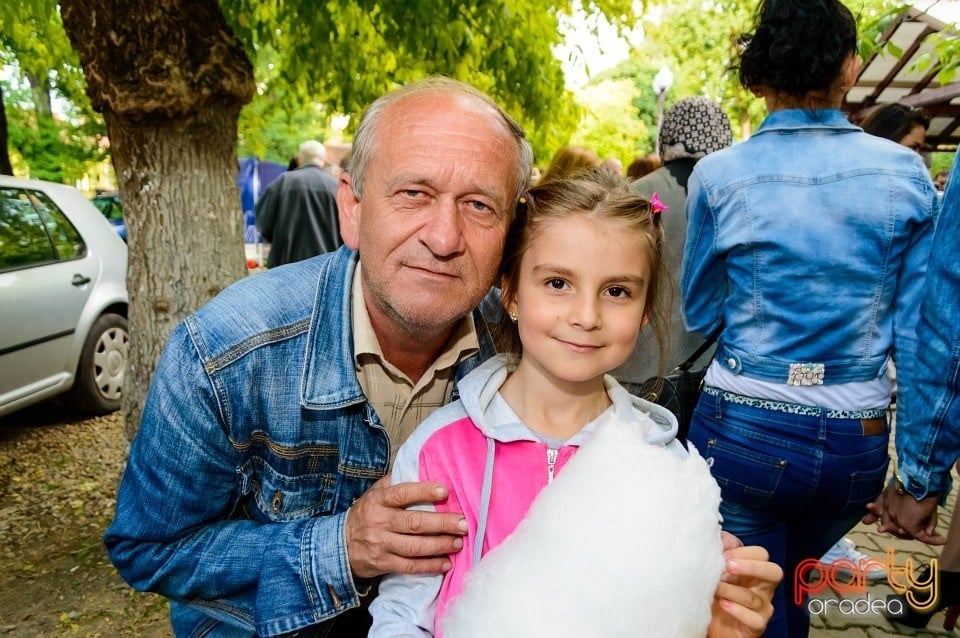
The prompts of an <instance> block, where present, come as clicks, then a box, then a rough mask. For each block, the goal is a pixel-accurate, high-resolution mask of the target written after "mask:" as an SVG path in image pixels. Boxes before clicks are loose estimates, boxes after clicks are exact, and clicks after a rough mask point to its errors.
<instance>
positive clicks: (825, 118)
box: [754, 109, 861, 134]
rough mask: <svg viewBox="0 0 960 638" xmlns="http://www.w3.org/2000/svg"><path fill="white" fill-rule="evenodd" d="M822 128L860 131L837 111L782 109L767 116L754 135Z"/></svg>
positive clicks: (841, 112)
mask: <svg viewBox="0 0 960 638" xmlns="http://www.w3.org/2000/svg"><path fill="white" fill-rule="evenodd" d="M824 128H830V129H837V130H841V131H859V130H861V129H860V127H859V126H856V125H854V124H851V123H850V122H849V120H847V116H846V115H844V114H843V111H840V110H838V109H782V110H779V111H774V112H773V113H770V114H769V115H767V117H766V119H764V120H763V124H761V125H760V128H758V129H757V131H756V133H754V134H757V133H766V132H768V131H802V130H806V129H824Z"/></svg>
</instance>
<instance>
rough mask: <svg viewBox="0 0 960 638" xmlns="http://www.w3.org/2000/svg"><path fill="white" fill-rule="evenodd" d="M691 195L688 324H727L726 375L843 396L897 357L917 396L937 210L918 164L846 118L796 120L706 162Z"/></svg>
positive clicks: (685, 284) (803, 115)
mask: <svg viewBox="0 0 960 638" xmlns="http://www.w3.org/2000/svg"><path fill="white" fill-rule="evenodd" d="M688 188H689V192H688V196H687V204H686V207H687V217H688V226H687V242H686V246H685V251H684V261H683V274H682V278H681V286H682V291H683V303H684V318H685V320H686V323H687V327H688V328H689V329H690V330H695V331H697V332H700V333H701V334H707V333H709V332H711V331H712V330H713V329H714V328H715V327H716V326H718V325H719V324H720V322H721V321H724V322H725V323H726V328H725V329H724V332H723V334H722V335H721V338H720V342H719V345H718V348H717V354H716V358H717V360H718V361H719V363H720V364H721V365H723V366H724V367H725V368H726V369H728V370H729V371H730V372H732V373H734V374H743V375H746V376H748V377H751V378H756V379H760V380H764V381H771V382H775V383H776V382H779V383H787V382H788V380H789V379H790V378H791V374H793V375H795V376H796V375H798V372H799V374H804V373H810V374H812V378H813V380H814V381H822V382H823V383H825V384H836V383H846V382H851V381H868V380H870V379H875V378H877V377H878V376H879V375H882V374H884V373H885V371H886V368H887V362H888V359H889V357H890V355H891V354H892V353H894V352H895V353H896V359H897V376H898V382H899V383H901V384H902V383H904V382H905V381H906V382H907V383H908V385H909V378H910V375H911V373H912V368H913V365H912V364H913V360H914V353H915V352H916V332H915V330H916V321H917V315H918V309H919V306H920V295H921V291H922V287H923V278H924V273H925V271H926V264H927V259H928V256H929V254H930V243H931V238H932V235H933V228H934V222H935V219H936V216H937V213H938V211H939V202H938V199H937V195H936V191H935V190H934V187H933V183H932V181H931V179H930V176H929V174H928V172H927V169H926V167H925V166H924V164H923V161H922V160H921V158H920V156H919V155H917V154H916V153H914V152H913V151H911V150H910V149H908V148H906V147H903V146H901V145H899V144H896V143H894V142H891V141H889V140H885V139H882V138H879V137H874V136H872V135H868V134H867V133H864V132H863V130H862V129H860V128H859V127H857V126H854V125H852V124H850V123H849V122H848V121H847V120H846V118H845V117H844V115H843V113H841V112H840V111H838V110H821V111H804V110H799V109H790V110H783V111H776V112H774V113H771V114H770V115H769V116H767V118H766V119H765V120H764V122H763V124H762V125H761V127H760V128H759V129H758V130H757V131H756V132H755V133H754V134H753V136H752V137H751V138H750V139H749V140H747V141H745V142H742V143H740V144H735V145H734V146H732V147H730V148H727V149H724V150H722V151H719V152H716V153H712V154H710V155H708V156H707V157H705V158H703V159H702V160H700V161H699V162H698V163H697V165H696V167H695V168H694V171H693V175H692V176H691V179H690V181H689V184H688ZM803 364H813V365H812V366H809V367H806V368H804V366H803ZM817 364H822V367H820V366H818V365H817ZM791 366H793V367H791ZM795 380H797V381H799V380H800V379H795ZM863 407H878V406H863ZM909 416H910V415H905V414H898V419H900V420H901V421H902V420H903V419H904V418H909ZM898 426H899V424H898Z"/></svg>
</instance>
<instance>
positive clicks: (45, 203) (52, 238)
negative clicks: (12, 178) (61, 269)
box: [0, 188, 87, 271]
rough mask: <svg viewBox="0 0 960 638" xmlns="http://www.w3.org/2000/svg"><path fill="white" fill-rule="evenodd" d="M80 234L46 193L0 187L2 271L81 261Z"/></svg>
mask: <svg viewBox="0 0 960 638" xmlns="http://www.w3.org/2000/svg"><path fill="white" fill-rule="evenodd" d="M86 252H87V248H86V245H85V244H84V243H83V239H82V238H81V237H80V233H79V232H77V229H76V228H74V226H73V224H71V223H70V221H69V220H68V219H67V217H66V215H64V214H63V212H62V211H61V210H60V209H58V208H57V207H56V205H55V204H54V203H53V202H52V201H50V199H49V198H48V197H47V196H46V195H44V194H43V193H40V192H37V191H24V190H21V189H16V188H0V271H4V270H13V269H16V268H26V267H29V266H39V265H42V264H49V263H51V262H54V261H58V260H68V259H78V258H80V257H83V256H84V255H85V254H86Z"/></svg>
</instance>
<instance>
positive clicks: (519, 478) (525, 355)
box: [369, 170, 776, 637]
mask: <svg viewBox="0 0 960 638" xmlns="http://www.w3.org/2000/svg"><path fill="white" fill-rule="evenodd" d="M658 214H659V211H658V210H655V209H654V208H653V207H652V206H651V204H650V202H648V201H647V200H645V199H643V198H642V197H640V196H639V195H637V194H635V193H632V192H631V191H630V190H629V189H628V188H627V187H626V185H625V183H624V182H622V181H621V180H620V179H619V178H618V177H616V176H614V175H613V174H612V173H609V172H608V171H604V170H593V171H589V172H587V173H582V174H580V175H578V176H575V177H573V178H568V179H564V180H559V181H554V182H549V183H546V184H542V185H540V186H538V187H537V188H534V189H532V190H531V191H530V192H529V193H528V194H527V195H526V196H525V197H524V198H522V199H521V201H520V205H519V206H518V210H517V218H516V219H515V220H514V223H513V225H512V227H511V230H510V232H509V234H508V237H507V240H506V246H505V250H504V259H503V263H502V265H501V290H502V301H503V307H504V309H505V311H506V314H507V316H508V317H509V321H510V323H509V324H508V326H509V329H508V330H505V331H504V335H502V337H503V338H502V341H504V343H503V345H504V347H505V348H506V349H507V350H508V351H512V352H516V353H520V356H519V358H518V357H517V356H516V354H502V355H498V356H496V357H494V358H492V359H490V360H488V361H487V362H486V363H484V364H482V365H481V366H480V367H478V368H477V369H476V370H475V371H474V372H472V373H471V374H469V375H468V376H467V377H465V378H464V379H463V380H462V382H461V383H460V384H459V388H458V389H459V394H460V399H459V400H458V401H456V402H454V403H452V404H450V405H448V406H446V407H444V408H441V409H439V410H438V411H437V412H436V413H434V414H433V415H432V416H431V417H430V418H428V419H427V420H426V421H425V422H424V423H423V424H422V425H421V426H420V427H419V428H418V429H417V430H416V431H415V432H414V434H413V435H412V436H411V437H410V439H408V441H407V442H406V443H405V444H404V445H403V446H402V447H401V448H400V450H399V452H398V455H397V460H396V462H395V464H394V468H393V481H394V483H399V482H404V481H418V480H420V481H422V480H429V481H439V482H442V483H444V484H446V486H447V488H448V492H449V497H448V498H447V500H445V501H443V502H440V503H437V504H436V505H429V506H425V507H428V508H435V509H437V510H440V511H457V512H463V514H464V516H465V517H466V519H467V522H468V526H469V531H468V533H467V535H466V536H465V537H464V549H463V550H462V551H460V552H458V553H457V554H455V555H452V556H451V557H450V558H451V562H452V567H451V569H450V570H449V571H448V572H447V573H446V574H443V575H437V576H430V575H428V576H422V575H417V576H410V575H388V576H387V577H385V579H384V580H383V582H382V583H381V586H380V595H379V597H378V598H376V599H375V600H374V602H373V603H372V604H371V607H370V611H371V614H372V615H373V627H372V629H371V631H370V634H369V635H370V636H372V637H375V636H398V635H432V634H433V633H436V632H437V628H438V627H439V622H438V620H439V619H440V618H441V617H442V616H443V615H444V613H445V611H446V610H447V608H448V605H449V603H451V602H452V601H453V599H454V598H455V597H456V596H457V595H459V594H460V593H461V591H462V590H463V587H464V578H465V576H466V574H467V573H468V572H469V571H470V570H471V568H472V566H473V560H474V557H473V549H472V548H473V547H474V543H475V542H476V540H477V536H478V535H479V536H482V543H483V548H484V553H486V552H489V551H490V550H491V549H493V548H494V547H496V546H497V545H499V544H500V543H501V541H503V540H504V539H505V538H506V537H507V536H509V535H510V534H511V532H513V531H514V529H515V528H516V527H517V525H518V524H519V522H520V521H521V520H522V519H523V518H524V515H525V514H526V513H527V510H528V509H529V508H530V505H531V504H532V503H533V501H534V499H535V498H536V497H537V495H538V494H539V492H540V491H541V490H542V489H543V488H544V487H545V486H546V485H547V483H549V482H550V481H551V480H552V479H553V477H554V476H555V475H556V474H557V473H558V472H560V471H562V469H563V467H564V466H565V464H566V463H567V461H568V460H569V459H570V458H571V457H572V455H573V454H574V453H575V452H576V451H577V449H578V447H579V446H580V445H581V444H582V443H583V442H584V441H585V440H586V439H587V438H589V437H590V435H591V433H592V431H593V430H594V429H595V428H596V427H597V425H598V424H599V423H600V422H601V421H602V420H603V419H601V418H600V417H601V415H605V414H606V413H612V414H613V415H614V416H615V417H616V418H617V419H619V420H626V421H629V422H633V421H638V422H640V421H642V423H643V425H642V427H643V428H644V429H645V430H646V431H648V434H647V440H648V442H649V443H650V444H651V445H656V446H662V447H664V448H666V449H667V450H669V451H670V452H671V453H673V454H676V455H678V456H684V455H685V454H686V451H685V449H684V447H683V445H682V444H681V443H679V442H678V441H677V440H676V439H675V438H674V435H675V432H676V419H675V418H674V417H673V415H672V414H670V413H669V412H668V411H667V410H666V409H664V408H661V407H660V406H657V405H654V404H652V403H649V402H647V401H644V400H642V399H638V398H636V397H634V396H632V395H630V394H628V393H627V392H626V390H624V389H623V388H622V387H621V386H620V385H619V384H618V383H617V382H616V381H614V380H613V378H612V377H609V376H606V373H607V372H609V371H610V370H612V369H613V368H616V367H617V366H618V365H620V364H621V363H623V361H624V360H625V359H626V358H627V357H628V356H630V354H631V353H632V351H633V348H634V344H635V343H636V340H637V336H638V334H639V332H640V329H641V327H642V326H643V325H644V323H646V322H647V321H650V322H651V323H652V324H653V325H654V328H655V329H657V331H658V333H659V328H660V326H659V322H660V320H661V319H660V316H659V313H657V312H655V309H656V308H657V304H656V302H657V294H658V291H660V290H662V287H661V286H662V283H661V282H662V281H663V280H664V278H665V275H664V273H663V272H662V269H661V267H660V259H661V251H662V245H663V236H662V232H661V230H660V227H659V221H658V219H657V215H658ZM651 420H652V425H651ZM494 452H495V454H496V472H489V465H490V464H491V462H492V456H493V453H494ZM483 493H486V494H492V495H493V496H492V498H490V499H489V500H488V501H486V502H485V500H484V498H483ZM497 495H501V497H500V498H499V499H498V498H497ZM502 495H509V498H503V497H502ZM754 556H755V557H758V558H759V559H760V560H761V561H763V560H764V559H765V558H766V557H765V556H757V555H754ZM770 565H771V566H772V564H770ZM774 570H775V567H774ZM775 580H776V578H775V577H774V579H773V583H775ZM773 583H771V584H770V587H769V591H766V590H765V591H764V592H760V593H761V595H760V598H765V600H764V604H765V603H766V601H767V600H769V596H770V595H772V587H773ZM767 611H768V610H766V609H764V610H762V611H761V612H760V613H759V614H758V615H755V617H754V618H753V620H754V621H756V620H757V619H760V623H759V624H760V629H761V630H762V625H763V622H764V621H765V618H763V616H764V615H766V616H768V614H766V612H767ZM715 620H716V618H715ZM723 622H726V625H725V626H727V627H729V626H730V619H729V618H728V619H726V621H723ZM733 624H734V625H736V623H733ZM712 629H713V627H712ZM751 633H752V632H751V631H749V630H746V629H745V628H744V627H743V626H738V627H735V628H734V629H733V630H732V633H729V634H725V633H723V632H722V631H721V632H719V633H717V634H716V635H738V636H739V635H750V634H751Z"/></svg>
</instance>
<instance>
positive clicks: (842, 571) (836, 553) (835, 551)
mask: <svg viewBox="0 0 960 638" xmlns="http://www.w3.org/2000/svg"><path fill="white" fill-rule="evenodd" d="M841 558H843V559H846V560H848V561H850V562H851V563H853V564H854V565H856V566H857V567H860V566H861V565H865V564H866V561H868V560H870V559H871V558H872V556H870V555H869V554H864V553H863V552H861V551H859V550H858V549H857V546H856V545H855V544H854V542H853V541H852V540H850V539H849V538H841V539H840V540H838V541H837V542H836V543H835V544H834V546H833V547H831V548H830V549H829V550H827V553H826V554H824V555H823V556H821V557H820V562H821V563H823V564H824V565H832V564H833V563H834V562H836V561H838V560H840V559H841ZM860 561H864V562H862V563H861V562H860ZM834 573H835V575H836V576H839V577H840V578H844V579H853V573H852V572H851V571H850V570H849V569H847V568H846V567H839V568H837V570H836V571H835V572H834ZM866 577H867V581H868V582H871V583H875V582H877V581H881V580H884V579H886V577H887V570H886V568H885V567H881V566H880V565H877V564H873V565H870V566H869V567H868V568H867V570H866Z"/></svg>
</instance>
